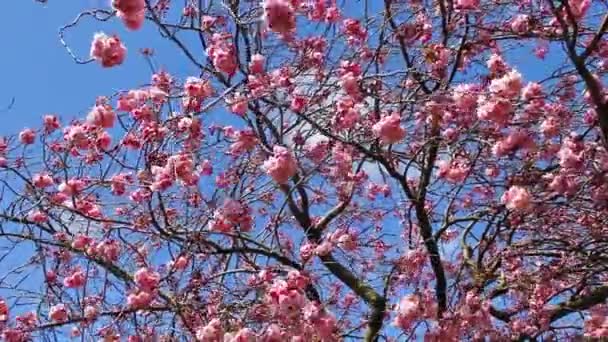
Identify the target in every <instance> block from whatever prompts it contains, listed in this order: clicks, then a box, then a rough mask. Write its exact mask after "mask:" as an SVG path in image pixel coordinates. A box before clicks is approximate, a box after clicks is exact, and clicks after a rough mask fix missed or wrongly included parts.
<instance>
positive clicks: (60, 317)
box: [49, 304, 68, 322]
mask: <svg viewBox="0 0 608 342" xmlns="http://www.w3.org/2000/svg"><path fill="white" fill-rule="evenodd" d="M49 318H50V319H51V320H53V321H55V322H63V321H66V320H67V319H68V310H67V308H66V307H65V305H64V304H57V305H53V306H51V308H50V309H49Z"/></svg>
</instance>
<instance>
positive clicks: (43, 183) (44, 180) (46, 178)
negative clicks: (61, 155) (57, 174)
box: [32, 173, 55, 189]
mask: <svg viewBox="0 0 608 342" xmlns="http://www.w3.org/2000/svg"><path fill="white" fill-rule="evenodd" d="M54 183H55V182H54V181H53V178H52V177H51V176H50V175H49V174H47V173H37V174H35V175H34V177H32V184H34V186H35V187H37V188H39V189H44V188H46V187H49V186H51V185H53V184H54Z"/></svg>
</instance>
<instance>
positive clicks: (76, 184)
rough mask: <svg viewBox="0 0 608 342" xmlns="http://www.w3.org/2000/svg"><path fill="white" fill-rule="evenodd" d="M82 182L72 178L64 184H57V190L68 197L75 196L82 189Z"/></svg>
mask: <svg viewBox="0 0 608 342" xmlns="http://www.w3.org/2000/svg"><path fill="white" fill-rule="evenodd" d="M84 185H85V184H84V182H83V181H82V180H80V179H76V178H72V179H69V180H68V181H66V182H63V183H61V184H59V186H58V187H57V190H59V192H61V193H64V194H66V195H68V196H72V195H76V194H78V193H79V192H81V191H82V189H84Z"/></svg>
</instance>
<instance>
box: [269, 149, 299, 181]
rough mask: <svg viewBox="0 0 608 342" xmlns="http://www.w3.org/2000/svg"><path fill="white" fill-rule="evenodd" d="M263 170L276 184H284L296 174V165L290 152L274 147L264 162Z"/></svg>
mask: <svg viewBox="0 0 608 342" xmlns="http://www.w3.org/2000/svg"><path fill="white" fill-rule="evenodd" d="M263 168H264V170H266V173H268V175H269V176H270V177H272V178H273V179H274V180H275V181H276V182H277V183H279V184H285V183H287V182H288V181H289V178H291V177H292V176H293V175H295V174H296V173H297V170H298V165H297V163H296V160H295V157H294V155H293V153H292V152H291V151H289V150H288V149H287V148H285V147H283V146H279V145H275V146H274V148H273V155H272V156H271V157H269V158H268V159H267V160H266V161H265V162H264V165H263Z"/></svg>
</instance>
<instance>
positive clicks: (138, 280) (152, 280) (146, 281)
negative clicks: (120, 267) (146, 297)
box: [133, 267, 160, 292]
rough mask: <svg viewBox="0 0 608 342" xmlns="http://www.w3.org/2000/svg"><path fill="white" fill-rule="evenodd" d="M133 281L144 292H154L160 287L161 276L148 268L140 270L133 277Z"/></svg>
mask: <svg viewBox="0 0 608 342" xmlns="http://www.w3.org/2000/svg"><path fill="white" fill-rule="evenodd" d="M133 280H134V281H135V284H137V286H139V288H140V289H142V290H143V291H148V292H152V291H153V290H155V289H156V288H157V287H158V284H159V282H160V274H158V273H157V272H154V271H152V270H150V269H148V268H145V267H143V268H140V269H139V270H137V272H135V274H134V275H133Z"/></svg>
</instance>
